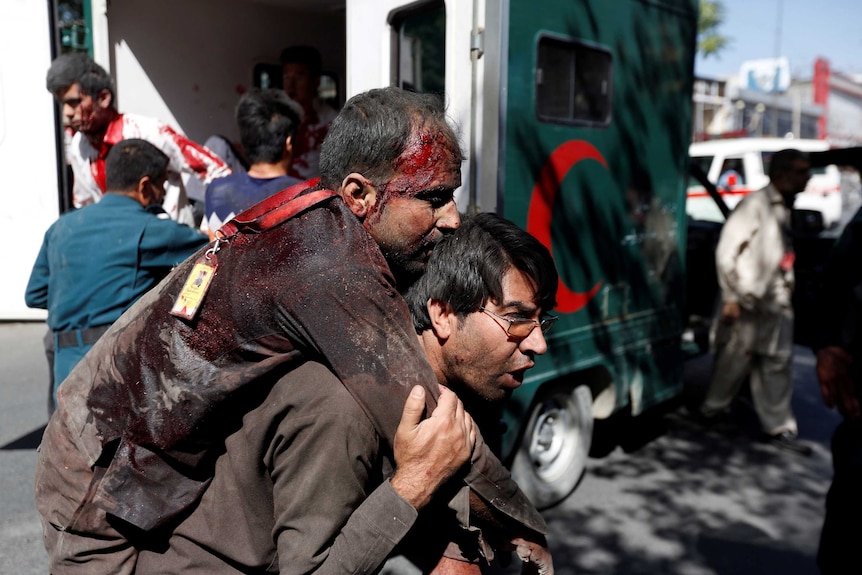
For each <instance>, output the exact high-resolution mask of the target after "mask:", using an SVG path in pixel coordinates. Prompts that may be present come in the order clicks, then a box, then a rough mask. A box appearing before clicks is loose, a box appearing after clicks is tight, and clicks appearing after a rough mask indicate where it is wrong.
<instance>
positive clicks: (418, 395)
mask: <svg viewBox="0 0 862 575" xmlns="http://www.w3.org/2000/svg"><path fill="white" fill-rule="evenodd" d="M423 413H425V390H424V389H423V388H422V386H421V385H414V386H413V389H411V390H410V395H408V396H407V401H406V402H405V403H404V410H403V411H402V412H401V423H399V424H398V431H403V432H406V431H409V430H411V429H413V428H414V427H416V426H417V425H419V422H420V421H422V414H423ZM402 427H403V428H404V429H403V430H402Z"/></svg>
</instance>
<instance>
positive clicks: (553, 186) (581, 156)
mask: <svg viewBox="0 0 862 575" xmlns="http://www.w3.org/2000/svg"><path fill="white" fill-rule="evenodd" d="M582 160H596V161H597V162H599V163H600V164H601V165H602V166H604V167H605V168H607V167H608V163H607V162H606V161H605V159H604V158H603V157H602V154H601V152H599V151H598V150H597V149H596V148H595V147H594V146H593V145H592V144H590V143H588V142H585V141H583V140H571V141H568V142H564V143H562V144H560V146H559V147H558V148H557V149H556V150H554V151H553V153H551V156H550V157H549V158H548V161H547V162H546V163H545V166H544V167H543V168H542V172H541V174H539V180H538V181H537V182H536V185H535V187H534V188H533V194H532V196H531V197H530V207H529V209H528V211H527V231H528V232H530V233H531V234H532V235H533V236H534V237H535V238H536V239H537V240H539V241H540V242H542V244H543V245H544V246H545V247H546V248H548V250H550V251H551V253H552V254H553V250H552V249H551V214H552V213H553V209H554V202H555V201H556V199H557V194H558V193H559V191H560V184H561V183H562V181H563V178H565V177H566V174H567V173H568V172H569V170H570V169H572V167H573V166H574V165H575V164H577V163H578V162H580V161H582ZM600 287H602V282H601V280H600V281H599V282H598V283H597V284H596V285H594V286H593V287H592V289H590V291H588V292H585V293H578V292H574V291H572V290H570V289H569V288H568V287H567V286H566V284H564V283H563V278H560V285H559V287H558V288H557V311H559V312H561V313H574V312H576V311H578V310H580V309H582V308H583V307H584V306H586V305H587V302H589V301H590V300H591V299H593V297H595V295H596V294H597V293H598V291H599V288H600Z"/></svg>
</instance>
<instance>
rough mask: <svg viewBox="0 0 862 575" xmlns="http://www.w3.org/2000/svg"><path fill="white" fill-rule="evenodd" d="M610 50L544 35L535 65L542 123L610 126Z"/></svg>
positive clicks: (537, 104)
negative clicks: (543, 121)
mask: <svg viewBox="0 0 862 575" xmlns="http://www.w3.org/2000/svg"><path fill="white" fill-rule="evenodd" d="M611 70H612V58H611V53H610V51H609V50H607V49H605V48H600V47H596V46H591V45H587V44H584V43H582V42H573V41H571V40H562V39H560V38H551V37H547V36H542V37H540V38H539V45H538V49H537V62H536V114H537V115H538V117H539V119H540V120H545V121H549V122H562V123H566V124H578V125H585V124H586V125H607V124H608V123H609V122H610V120H611V78H612V76H611Z"/></svg>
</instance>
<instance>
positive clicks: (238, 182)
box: [206, 172, 248, 194]
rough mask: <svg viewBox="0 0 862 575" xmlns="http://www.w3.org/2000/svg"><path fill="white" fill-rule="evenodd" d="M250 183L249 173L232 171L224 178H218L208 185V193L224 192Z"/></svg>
mask: <svg viewBox="0 0 862 575" xmlns="http://www.w3.org/2000/svg"><path fill="white" fill-rule="evenodd" d="M247 183H248V174H246V173H245V172H242V173H236V172H234V173H232V174H228V175H227V176H224V177H222V178H216V179H214V180H213V181H212V182H210V183H209V184H208V185H207V189H206V194H215V193H223V192H225V191H230V190H232V189H234V188H236V187H238V186H243V185H246V184H247Z"/></svg>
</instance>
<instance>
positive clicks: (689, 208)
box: [686, 138, 842, 228]
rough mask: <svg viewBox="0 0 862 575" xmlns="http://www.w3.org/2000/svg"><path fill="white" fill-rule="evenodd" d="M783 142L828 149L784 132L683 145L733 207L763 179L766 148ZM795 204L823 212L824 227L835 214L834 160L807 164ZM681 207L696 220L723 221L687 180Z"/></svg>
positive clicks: (837, 174) (772, 150)
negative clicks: (808, 172)
mask: <svg viewBox="0 0 862 575" xmlns="http://www.w3.org/2000/svg"><path fill="white" fill-rule="evenodd" d="M787 148H794V149H797V150H801V151H803V152H821V151H824V150H828V149H829V143H828V142H826V141H825V140H795V139H785V138H738V139H727V140H714V141H710V142H696V143H694V144H691V146H690V147H689V155H690V156H691V161H692V162H693V163H697V164H698V165H700V167H701V168H702V169H703V171H704V172H705V173H706V175H707V177H708V179H709V181H711V182H713V183H715V185H716V187H717V188H718V190H719V193H720V194H721V197H722V198H723V199H724V202H725V203H726V204H727V207H729V208H730V209H733V207H734V206H736V204H737V203H739V200H741V199H742V198H743V197H744V196H745V195H746V194H748V193H749V192H752V191H754V190H759V189H760V188H762V187H764V186H765V185H766V184H768V183H769V176H767V174H768V172H769V160H770V158H771V157H772V154H773V153H775V152H777V151H779V150H784V149H787ZM794 207H795V208H799V209H805V210H814V211H818V212H821V213H822V214H823V224H824V225H825V226H826V227H827V228H828V227H831V226H834V225H835V224H837V223H838V221H839V220H840V219H841V207H842V206H841V173H840V171H839V170H838V167H837V166H827V167H825V168H822V167H821V168H812V170H811V179H810V180H809V181H808V186H807V187H806V188H805V191H804V192H803V193H801V194H799V195H798V196H796V202H795V203H794ZM686 213H688V215H689V217H691V218H693V219H697V220H708V221H724V218H723V217H722V215H721V212H720V211H719V209H718V206H716V205H715V202H714V201H712V198H710V197H709V194H707V192H706V190H705V189H704V188H703V186H701V185H700V184H698V183H697V182H695V181H694V180H692V181H690V182H689V187H688V197H687V200H686Z"/></svg>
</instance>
